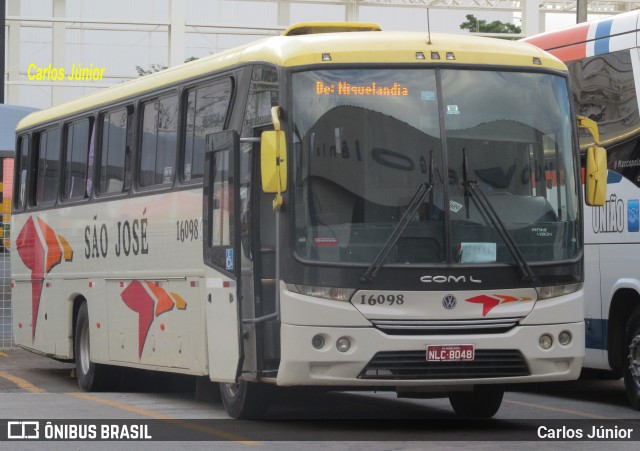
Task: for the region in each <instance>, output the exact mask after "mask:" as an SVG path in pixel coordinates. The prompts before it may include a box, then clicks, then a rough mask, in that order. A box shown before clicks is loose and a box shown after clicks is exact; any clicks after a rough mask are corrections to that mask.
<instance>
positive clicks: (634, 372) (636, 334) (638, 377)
mask: <svg viewBox="0 0 640 451" xmlns="http://www.w3.org/2000/svg"><path fill="white" fill-rule="evenodd" d="M622 351H623V353H622V355H623V361H622V362H623V363H622V376H623V377H624V388H625V390H626V391H627V397H628V398H629V402H630V403H631V407H632V408H634V409H635V410H640V308H637V309H636V311H635V312H633V314H632V315H631V317H630V318H629V321H628V322H627V327H625V330H624V348H623V350H622Z"/></svg>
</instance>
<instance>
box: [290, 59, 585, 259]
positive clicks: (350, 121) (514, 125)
mask: <svg viewBox="0 0 640 451" xmlns="http://www.w3.org/2000/svg"><path fill="white" fill-rule="evenodd" d="M441 118H442V119H441ZM292 120H293V136H294V149H293V155H292V159H291V161H292V162H293V186H292V187H293V197H294V203H295V205H294V216H295V244H296V253H297V255H298V256H299V257H300V258H302V259H305V260H312V261H320V262H334V263H350V264H353V263H361V264H369V263H371V262H372V261H373V260H374V259H375V257H376V255H377V254H378V252H379V251H380V249H381V248H382V247H383V246H384V244H385V242H386V241H387V239H388V237H389V236H390V235H391V234H392V233H393V231H394V228H395V227H396V226H397V224H398V222H399V221H400V219H401V218H402V217H403V215H404V213H405V212H406V211H407V208H408V206H409V203H410V202H411V199H412V198H413V197H414V195H415V193H416V191H417V190H418V188H419V187H420V186H421V185H424V184H426V185H428V186H431V187H432V188H431V190H430V192H429V194H428V195H427V196H426V197H425V199H424V200H423V202H422V203H421V205H420V206H419V208H417V209H416V212H415V213H414V214H413V215H412V216H411V218H410V220H409V223H408V225H407V227H406V228H405V229H404V230H403V232H402V234H401V235H400V237H399V238H398V239H397V241H396V242H395V243H394V245H393V249H392V251H391V252H389V254H388V256H387V258H386V260H385V262H384V264H433V265H439V264H452V263H460V264H469V263H474V264H479V263H512V262H513V258H514V257H513V255H512V253H511V252H509V250H508V248H507V246H506V245H505V242H504V241H505V240H504V236H501V235H500V233H498V231H497V230H496V228H495V225H494V224H493V223H492V221H490V218H488V215H487V212H486V211H485V209H483V208H482V206H481V205H479V204H478V202H477V198H476V197H475V196H473V195H471V194H470V193H469V191H468V190H465V189H464V187H465V180H464V174H463V172H464V168H465V165H466V169H467V172H466V176H467V180H466V182H472V183H474V184H475V186H476V187H477V188H478V189H480V190H482V192H483V193H484V194H485V195H486V197H487V199H488V201H489V203H490V204H491V206H492V207H493V209H494V210H495V211H496V213H497V215H498V217H499V218H500V220H501V221H502V222H503V223H504V226H505V228H506V229H507V231H508V232H509V234H510V235H511V237H512V238H513V241H514V242H515V243H516V245H517V246H518V248H519V249H520V251H521V253H522V255H523V256H524V258H525V259H526V260H527V261H529V262H536V261H558V260H566V259H571V258H574V257H575V256H577V254H578V250H579V242H578V241H579V239H580V235H579V229H578V226H579V222H578V215H579V208H578V187H577V183H576V171H575V159H574V157H573V154H572V149H573V141H572V130H573V129H572V124H571V114H570V109H569V97H568V93H567V86H566V79H565V78H564V77H561V76H558V75H553V74H543V73H522V72H508V71H488V70H487V71H479V70H456V69H446V70H445V69H440V70H435V69H393V70H391V69H340V70H318V71H307V72H298V73H295V74H293V114H292ZM463 155H466V157H465V158H463Z"/></svg>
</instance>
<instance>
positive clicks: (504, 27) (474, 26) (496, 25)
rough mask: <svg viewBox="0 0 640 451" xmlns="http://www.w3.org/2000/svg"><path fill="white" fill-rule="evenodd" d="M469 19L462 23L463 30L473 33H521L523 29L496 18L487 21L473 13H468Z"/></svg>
mask: <svg viewBox="0 0 640 451" xmlns="http://www.w3.org/2000/svg"><path fill="white" fill-rule="evenodd" d="M466 18H467V21H466V22H462V23H461V24H460V29H461V30H469V31H470V32H472V33H511V34H520V33H521V32H522V29H521V28H520V27H518V26H516V25H513V24H511V23H504V22H500V21H499V20H494V21H493V22H491V23H487V21H486V20H479V19H477V18H476V16H474V15H473V14H467V16H466Z"/></svg>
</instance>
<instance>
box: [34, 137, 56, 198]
mask: <svg viewBox="0 0 640 451" xmlns="http://www.w3.org/2000/svg"><path fill="white" fill-rule="evenodd" d="M36 149H37V150H36V152H37V159H36V162H37V168H38V170H37V179H36V191H35V193H36V198H35V205H38V206H47V205H53V204H55V202H56V198H57V197H58V180H59V169H60V127H52V128H49V129H47V130H43V131H42V132H40V133H38V134H37V135H36Z"/></svg>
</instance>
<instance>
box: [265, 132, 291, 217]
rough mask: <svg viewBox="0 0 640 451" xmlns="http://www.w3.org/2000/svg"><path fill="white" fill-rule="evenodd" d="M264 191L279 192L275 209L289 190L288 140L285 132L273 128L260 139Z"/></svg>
mask: <svg viewBox="0 0 640 451" xmlns="http://www.w3.org/2000/svg"><path fill="white" fill-rule="evenodd" d="M260 167H261V171H262V191H264V192H265V193H277V196H276V200H274V209H275V208H276V207H278V208H279V207H280V206H281V205H282V196H281V194H282V193H283V192H285V191H286V190H287V140H286V135H285V132H284V131H282V130H273V131H267V132H263V133H262V137H261V140H260Z"/></svg>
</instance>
